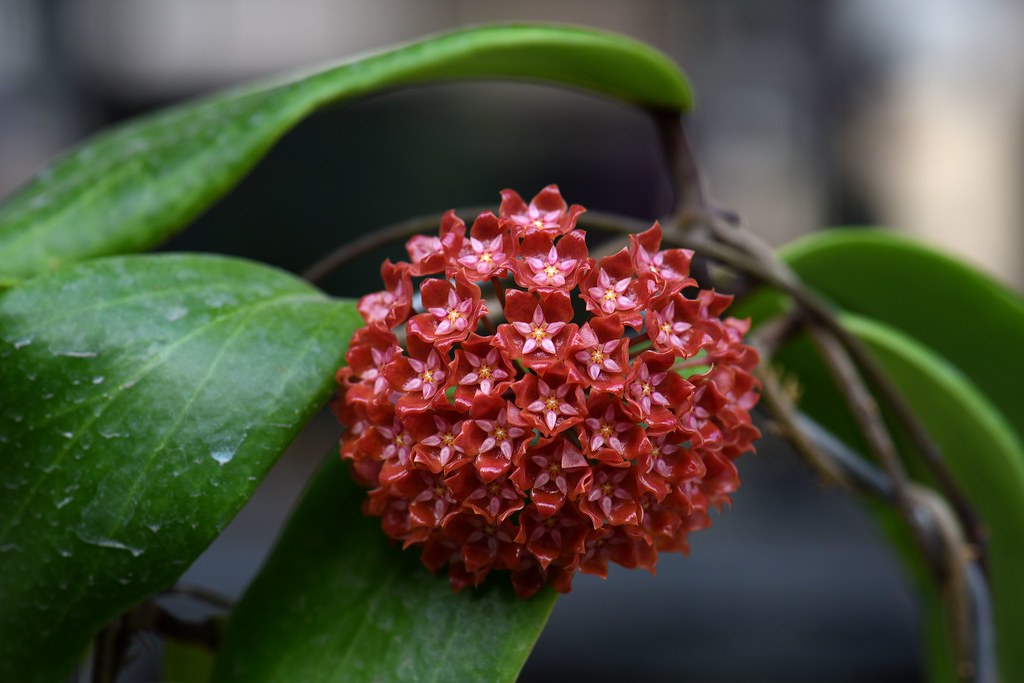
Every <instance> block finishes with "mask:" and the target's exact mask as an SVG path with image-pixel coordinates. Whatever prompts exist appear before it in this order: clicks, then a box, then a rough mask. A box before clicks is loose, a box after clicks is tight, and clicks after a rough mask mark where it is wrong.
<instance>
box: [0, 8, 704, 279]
mask: <svg viewBox="0 0 1024 683" xmlns="http://www.w3.org/2000/svg"><path fill="white" fill-rule="evenodd" d="M495 78H513V79H529V80H539V81H546V82H550V83H555V84H561V85H567V86H573V87H577V88H583V89H586V90H591V91H594V92H597V93H601V94H604V95H608V96H610V97H614V98H618V99H621V100H624V101H626V102H631V103H635V104H637V105H640V106H644V107H649V108H653V109H664V110H669V111H683V110H686V109H688V108H689V107H690V104H691V95H690V88H689V85H688V83H687V81H686V78H685V77H684V76H683V75H682V74H681V73H680V71H679V69H678V68H677V67H676V66H675V64H673V63H672V61H671V60H669V59H668V58H667V57H666V56H665V55H663V54H662V53H660V52H658V51H656V50H654V49H653V48H651V47H649V46H647V45H645V44H643V43H640V42H637V41H634V40H631V39H629V38H626V37H623V36H618V35H614V34H610V33H603V32H599V31H594V30H590V29H583V28H571V27H558V26H543V25H523V26H490V27H478V28H471V29H465V30H461V31H456V32H454V33H449V34H446V35H441V36H436V37H433V38H429V39H427V40H423V41H421V42H417V43H412V44H410V45H406V46H403V47H399V48H396V49H392V50H389V51H387V52H382V53H378V54H374V55H371V56H366V57H362V58H358V59H355V60H354V61H349V62H345V63H342V64H339V65H334V66H329V67H325V68H322V69H319V70H316V71H313V72H312V73H309V74H305V75H302V76H300V77H294V78H290V79H285V80H277V81H274V82H270V83H264V84H258V85H256V86H253V87H249V88H244V89H241V90H237V91H232V92H228V93H226V94H221V95H216V96H214V97H211V98H208V99H205V100H201V101H198V102H194V103H189V104H185V105H182V106H178V107H175V108H173V109H169V110H166V111H162V112H159V113H157V114H155V115H153V116H149V117H146V118H143V119H140V120H138V121H133V122H130V123H128V124H126V125H123V126H120V127H118V128H116V129H113V130H110V131H108V132H105V133H101V134H99V135H98V136H96V137H95V138H93V139H91V140H89V141H87V142H86V143H85V144H83V145H82V146H80V147H79V148H78V149H76V150H74V151H73V152H71V153H70V154H68V155H67V156H65V157H64V158H62V159H60V160H58V161H56V162H55V163H54V164H52V165H51V166H49V167H47V168H46V169H44V170H43V171H41V172H40V173H38V174H37V175H36V176H35V177H34V178H33V179H32V180H31V181H30V182H29V183H28V185H26V186H25V187H24V188H23V189H22V190H21V191H20V192H19V193H17V194H16V195H14V196H13V197H12V198H11V199H9V200H8V201H7V202H6V203H5V204H3V205H2V206H0V278H2V277H4V276H10V277H21V278H24V277H29V276H31V275H34V274H36V273H39V272H43V271H46V270H50V269H53V268H56V267H58V266H60V265H61V264H65V263H72V262H75V261H81V260H84V259H88V258H93V257H96V256H103V255H108V254H116V253H124V252H132V251H141V250H143V249H147V248H149V247H152V246H153V245H155V244H158V243H160V242H161V241H163V240H164V239H166V238H167V237H169V236H170V235H171V234H173V233H174V232H176V231H177V230H178V229H180V228H181V227H183V226H184V225H186V224H187V223H188V222H189V221H190V220H192V218H194V217H195V216H196V215H198V214H199V213H200V212H201V211H202V210H203V209H205V208H206V207H208V206H209V205H210V204H211V203H213V202H214V201H215V200H216V199H217V198H218V197H220V196H221V195H223V194H224V193H225V192H227V191H228V190H229V189H230V188H231V187H233V186H234V185H235V184H236V183H237V182H238V181H239V180H240V179H241V177H242V176H243V175H244V174H245V173H246V172H247V171H248V170H249V169H250V168H251V167H252V166H253V165H254V164H255V163H256V162H257V161H258V160H259V159H260V158H261V157H262V156H263V155H264V154H265V153H266V152H267V150H269V149H270V147H272V146H273V144H274V143H275V142H276V141H277V140H278V139H279V138H281V136H283V135H284V134H285V133H287V132H288V131H289V130H290V129H291V128H293V127H294V126H295V125H296V124H298V123H299V122H300V121H301V120H303V119H304V118H306V117H307V116H308V115H309V114H311V113H312V112H314V111H316V110H317V109H320V108H322V107H324V106H326V105H328V104H331V103H334V102H339V101H343V100H351V99H355V98H359V97H366V96H368V95H371V94H373V93H376V92H380V91H382V90H386V89H393V88H396V87H401V86H409V85H415V84H421V83H427V82H432V81H440V80H453V79H495Z"/></svg>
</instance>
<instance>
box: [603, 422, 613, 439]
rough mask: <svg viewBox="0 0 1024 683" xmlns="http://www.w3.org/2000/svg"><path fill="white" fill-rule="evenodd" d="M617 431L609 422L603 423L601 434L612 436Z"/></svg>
mask: <svg viewBox="0 0 1024 683" xmlns="http://www.w3.org/2000/svg"><path fill="white" fill-rule="evenodd" d="M614 433H615V428H614V427H612V426H611V425H610V424H608V423H607V422H603V423H601V436H611V435H612V434H614Z"/></svg>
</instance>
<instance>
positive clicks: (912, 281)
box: [780, 229, 1024, 436]
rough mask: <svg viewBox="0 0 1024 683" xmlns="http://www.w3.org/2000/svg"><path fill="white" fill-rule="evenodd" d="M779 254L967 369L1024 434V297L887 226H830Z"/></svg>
mask: <svg viewBox="0 0 1024 683" xmlns="http://www.w3.org/2000/svg"><path fill="white" fill-rule="evenodd" d="M780 257H781V258H782V259H783V260H784V261H786V262H787V263H788V264H789V265H790V266H791V267H792V268H793V270H795V271H796V273H797V275H799V276H800V277H801V278H802V279H804V281H806V282H807V283H808V284H809V285H811V286H812V287H813V288H814V289H815V290H817V291H818V292H820V293H821V294H823V295H825V296H826V297H828V298H829V299H831V300H833V301H834V302H835V303H836V304H837V305H839V306H840V307H841V308H843V309H844V310H847V311H851V312H853V313H859V314H861V315H864V316H866V317H868V318H872V319H874V320H878V321H880V322H884V323H885V324H887V325H890V326H892V327H894V328H896V329H898V330H902V331H903V332H906V333H907V334H908V335H909V336H911V337H913V338H914V339H916V340H917V341H918V342H919V343H921V344H924V345H925V346H927V347H928V348H930V349H932V350H933V351H935V352H937V353H938V354H939V355H941V356H943V357H944V358H946V359H947V360H948V361H950V362H951V363H953V364H954V365H955V366H956V367H958V368H959V369H960V370H961V371H963V372H964V374H966V375H967V376H968V377H970V378H971V381H972V382H973V383H974V384H975V385H977V387H978V389H980V390H981V392H982V393H984V394H985V396H986V397H987V398H988V399H989V400H990V401H991V402H992V403H994V404H995V405H996V407H997V408H999V410H1000V411H1002V413H1003V416H1004V417H1005V418H1006V419H1007V420H1008V421H1009V422H1010V424H1012V425H1013V426H1014V428H1015V429H1016V431H1017V435H1018V436H1024V402H1022V401H1021V386H1020V384H1021V378H1024V354H1021V352H1020V349H1021V347H1022V345H1024V299H1022V298H1021V296H1020V295H1018V294H1016V293H1014V292H1012V291H1010V290H1009V289H1007V288H1006V287H1005V286H1003V285H1002V284H1000V283H999V282H996V281H995V280H993V279H992V278H991V277H989V276H987V275H985V274H984V273H981V272H979V271H977V270H975V269H973V268H971V267H970V266H968V265H966V264H964V263H962V262H960V261H957V260H955V259H953V258H951V257H949V256H947V255H945V254H942V253H940V252H938V251H935V250H933V249H930V248H929V247H927V246H925V245H923V244H921V243H920V242H917V241H914V240H912V239H908V238H906V237H902V236H900V235H897V234H894V233H891V232H885V231H881V230H864V229H843V230H826V231H822V232H819V233H815V234H813V235H811V236H809V237H806V238H804V239H801V240H798V241H796V242H793V243H792V244H789V245H787V246H786V247H784V248H783V249H782V250H781V251H780Z"/></svg>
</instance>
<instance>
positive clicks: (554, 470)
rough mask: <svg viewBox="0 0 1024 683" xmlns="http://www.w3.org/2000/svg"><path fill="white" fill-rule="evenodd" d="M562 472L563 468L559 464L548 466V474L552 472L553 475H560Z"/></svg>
mask: <svg viewBox="0 0 1024 683" xmlns="http://www.w3.org/2000/svg"><path fill="white" fill-rule="evenodd" d="M561 471H562V467H561V465H559V464H558V463H557V462H553V463H551V464H550V465H548V472H550V473H551V474H558V473H559V472H561Z"/></svg>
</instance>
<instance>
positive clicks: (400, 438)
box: [391, 434, 405, 446]
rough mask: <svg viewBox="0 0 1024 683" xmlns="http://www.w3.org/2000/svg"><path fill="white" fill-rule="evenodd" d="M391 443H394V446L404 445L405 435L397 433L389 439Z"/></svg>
mask: <svg viewBox="0 0 1024 683" xmlns="http://www.w3.org/2000/svg"><path fill="white" fill-rule="evenodd" d="M391 443H393V444H395V445H396V446H404V445H405V437H404V436H402V435H401V434H399V435H398V436H396V437H395V438H393V439H392V440H391Z"/></svg>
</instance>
